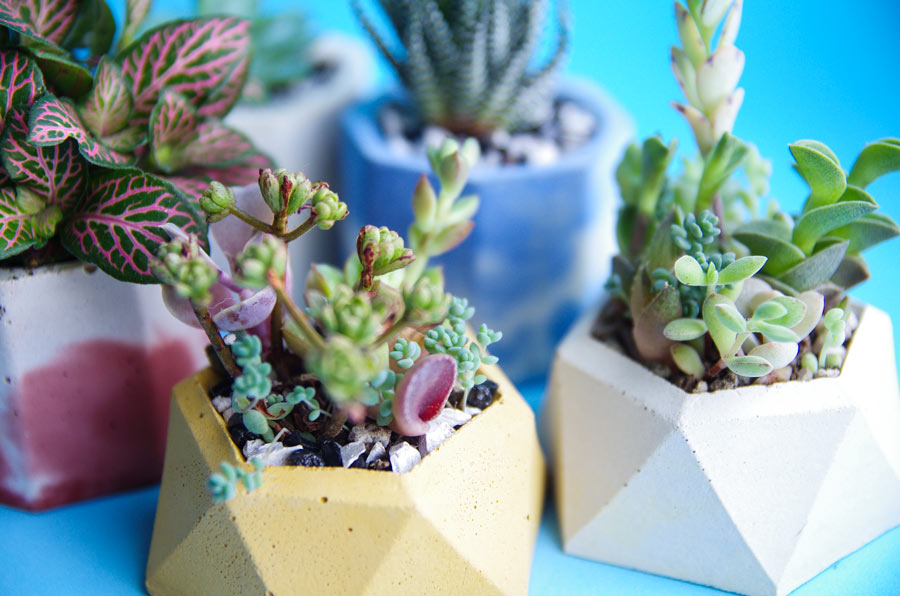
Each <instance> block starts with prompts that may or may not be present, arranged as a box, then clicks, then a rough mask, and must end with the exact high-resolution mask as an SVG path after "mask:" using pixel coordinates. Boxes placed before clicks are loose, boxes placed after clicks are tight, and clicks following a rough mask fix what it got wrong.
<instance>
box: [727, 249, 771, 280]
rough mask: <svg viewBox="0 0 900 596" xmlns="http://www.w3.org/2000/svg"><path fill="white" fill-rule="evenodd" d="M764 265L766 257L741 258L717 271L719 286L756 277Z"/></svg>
mask: <svg viewBox="0 0 900 596" xmlns="http://www.w3.org/2000/svg"><path fill="white" fill-rule="evenodd" d="M765 264H766V257H763V256H759V255H751V256H748V257H741V258H740V259H737V260H736V261H735V262H733V263H732V264H730V265H728V266H727V267H725V268H724V269H722V270H721V271H719V281H718V283H720V284H733V283H737V282H739V281H744V280H745V279H747V278H750V277H753V276H754V275H756V272H757V271H759V270H760V269H762V267H763V265H765Z"/></svg>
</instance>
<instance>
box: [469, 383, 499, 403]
mask: <svg viewBox="0 0 900 596" xmlns="http://www.w3.org/2000/svg"><path fill="white" fill-rule="evenodd" d="M495 395H497V383H495V382H493V381H491V380H487V381H485V382H484V383H482V384H481V385H475V386H474V387H472V390H471V391H469V397H468V399H466V404H467V405H470V406H475V407H476V408H481V409H482V410H483V409H485V408H486V407H488V406H489V405H491V404H492V403H493V402H494V396H495Z"/></svg>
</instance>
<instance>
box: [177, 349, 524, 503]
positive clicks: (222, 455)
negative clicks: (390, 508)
mask: <svg viewBox="0 0 900 596" xmlns="http://www.w3.org/2000/svg"><path fill="white" fill-rule="evenodd" d="M482 370H483V372H484V374H485V375H486V376H487V377H488V378H489V379H490V380H492V381H494V382H496V383H497V384H498V386H499V392H500V396H499V397H498V398H497V399H496V400H495V401H494V403H492V404H491V405H490V407H488V408H486V409H485V410H484V411H482V413H481V414H478V415H477V416H474V417H473V418H472V419H471V420H469V421H468V422H466V423H465V424H463V425H462V426H460V427H459V428H457V429H456V430H455V431H454V432H453V434H452V435H450V437H449V438H448V439H447V440H446V441H444V442H443V443H441V444H440V445H439V446H438V447H436V448H435V449H434V450H433V451H431V452H430V453H428V454H427V455H426V456H425V457H423V458H422V460H421V461H420V462H419V463H417V464H416V465H415V466H414V467H413V468H412V469H411V470H410V471H408V472H404V473H402V474H398V473H395V472H393V471H389V472H388V471H382V470H369V469H360V468H344V467H337V466H332V467H321V468H317V467H303V466H270V467H267V468H266V469H265V474H266V476H268V477H269V479H270V480H271V481H272V484H277V481H278V480H281V479H284V478H287V477H288V475H292V476H294V477H296V475H297V474H309V475H310V479H312V475H315V481H314V482H311V485H312V486H314V488H315V490H317V491H327V490H330V489H331V488H332V483H333V484H334V485H335V486H341V484H340V483H345V482H346V478H348V476H347V474H353V475H355V476H357V477H358V479H359V480H360V481H361V482H365V483H366V484H367V486H369V487H371V488H373V489H379V490H385V489H387V490H391V489H392V488H396V489H399V488H400V487H401V486H402V485H403V484H404V483H406V482H410V481H411V479H414V478H418V477H419V476H424V475H427V474H431V473H433V471H432V468H437V467H440V466H441V465H442V461H443V459H444V458H443V457H441V455H440V452H441V448H442V447H444V446H445V445H447V444H450V443H451V442H453V441H454V440H456V442H459V441H462V440H464V439H465V437H467V436H468V435H469V434H471V433H474V432H476V431H477V430H478V428H480V427H481V426H484V425H486V424H492V423H496V421H497V420H502V419H503V417H504V416H505V415H507V413H508V412H509V411H510V410H511V409H512V408H516V407H518V408H524V409H525V410H527V413H530V414H531V416H532V419H533V418H534V414H533V412H531V408H530V407H529V406H528V405H527V404H526V403H525V401H524V399H523V398H522V397H521V394H520V393H519V392H518V390H517V389H516V388H515V386H514V385H513V384H512V382H511V381H509V379H508V378H507V377H506V375H505V374H504V373H503V372H502V370H501V369H500V368H499V367H498V366H497V365H491V366H484V367H483V369H482ZM218 381H219V378H218V376H217V375H216V373H215V372H214V371H213V370H212V369H211V368H209V367H207V368H205V369H203V370H202V371H200V372H198V373H195V374H194V375H192V376H190V377H188V378H187V379H185V380H183V381H182V382H181V383H179V385H178V386H177V387H176V390H175V392H174V396H176V397H173V399H177V396H178V394H179V389H178V387H181V386H182V385H185V384H194V383H198V384H199V385H200V386H201V387H202V388H203V395H200V392H191V396H190V398H186V399H190V401H192V402H200V401H201V400H202V403H194V404H193V406H192V407H200V409H201V410H202V411H203V412H204V414H205V415H204V416H203V418H205V419H207V420H208V421H206V422H204V423H203V424H204V426H206V427H207V429H209V431H210V432H212V433H213V434H214V435H215V441H216V443H219V445H217V446H216V447H213V446H210V448H209V449H207V450H205V455H207V456H208V457H210V458H211V459H209V460H208V462H207V463H209V464H210V467H211V468H214V469H217V468H218V465H219V462H220V461H222V460H225V461H227V462H228V463H229V464H231V465H233V466H242V467H244V468H245V469H247V470H252V467H251V465H250V464H249V462H247V461H246V460H245V458H244V455H243V453H242V452H241V450H240V449H238V447H237V445H235V444H234V441H232V440H231V435H230V434H229V433H228V429H227V426H226V424H225V420H224V419H223V418H222V416H221V415H220V414H219V412H218V411H217V410H216V409H215V407H214V406H213V405H212V400H211V399H208V393H207V392H208V390H209V389H210V388H211V387H212V386H213V385H215V384H216V382H218ZM515 402H519V403H515ZM198 442H199V441H198ZM213 460H214V461H213ZM265 488H266V483H265V482H264V483H263V485H262V487H260V489H258V490H263V491H265Z"/></svg>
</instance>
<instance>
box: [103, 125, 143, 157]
mask: <svg viewBox="0 0 900 596" xmlns="http://www.w3.org/2000/svg"><path fill="white" fill-rule="evenodd" d="M146 133H147V131H146V130H145V129H144V127H143V126H129V127H128V128H123V129H122V130H120V131H119V132H116V133H113V134H111V135H109V136H106V137H103V139H102V142H103V144H104V145H106V146H107V147H109V148H110V149H112V150H113V151H118V152H119V153H131V152H132V151H134V150H135V149H136V148H137V147H138V146H139V145H142V144H143V143H145V142H146V141H147V134H146Z"/></svg>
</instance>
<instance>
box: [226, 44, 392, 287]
mask: <svg viewBox="0 0 900 596" xmlns="http://www.w3.org/2000/svg"><path fill="white" fill-rule="evenodd" d="M309 60H310V62H312V63H313V64H317V63H319V64H330V65H331V66H332V68H333V70H332V72H331V73H330V75H329V76H328V77H327V78H326V79H325V80H324V82H323V84H319V85H303V84H301V85H298V86H297V88H295V89H294V90H292V91H290V92H288V93H287V94H285V95H283V96H279V97H276V98H274V99H272V100H271V101H269V102H266V103H263V104H251V103H239V104H238V105H236V106H235V107H234V109H232V110H231V112H230V113H229V114H228V117H227V118H226V119H225V121H226V122H227V123H228V124H229V125H231V126H234V127H235V128H237V129H239V130H240V131H241V132H243V133H244V134H245V135H247V136H248V137H249V138H250V139H251V140H252V141H253V143H254V144H255V145H256V146H257V147H259V148H260V149H262V150H263V151H265V152H266V153H267V154H268V155H269V156H270V157H271V158H272V159H273V160H274V161H275V163H276V165H277V167H283V168H287V169H288V170H290V171H296V172H303V173H305V174H306V175H307V177H309V179H310V180H313V181H317V180H325V181H327V182H329V183H330V184H331V187H332V188H333V189H334V190H335V191H336V192H338V193H339V194H340V192H341V191H340V183H339V181H338V180H337V173H338V172H337V170H338V169H337V163H336V162H337V141H338V135H339V132H338V130H339V129H338V118H339V116H340V113H341V112H342V111H343V110H344V108H346V107H347V106H348V105H350V104H351V103H353V102H355V101H357V100H358V99H360V98H362V97H363V96H364V95H365V94H366V93H367V92H368V91H369V90H370V89H371V88H372V84H373V82H374V79H375V67H374V64H373V61H372V57H371V55H370V54H369V52H368V51H367V50H366V48H365V46H364V45H363V44H362V43H361V42H360V41H359V40H357V39H355V38H351V37H347V36H344V35H338V34H333V33H329V34H324V35H320V36H318V37H317V38H316V39H315V41H313V42H312V44H311V45H310V48H309ZM298 223H299V220H298ZM339 225H340V224H339ZM336 238H337V234H335V233H334V232H331V233H329V232H322V231H320V230H313V231H312V232H310V233H309V234H307V235H306V236H304V237H303V239H302V240H299V241H297V242H294V243H292V244H291V263H292V267H293V268H294V270H295V271H302V272H304V273H305V272H306V271H308V270H309V264H310V263H317V262H320V261H336V259H337V258H338V256H339V255H338V254H337V239H336ZM294 279H295V281H294V288H295V294H294V295H295V296H299V295H300V292H302V290H303V288H304V285H305V282H306V278H305V277H304V276H302V275H297V276H295V278H294Z"/></svg>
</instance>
